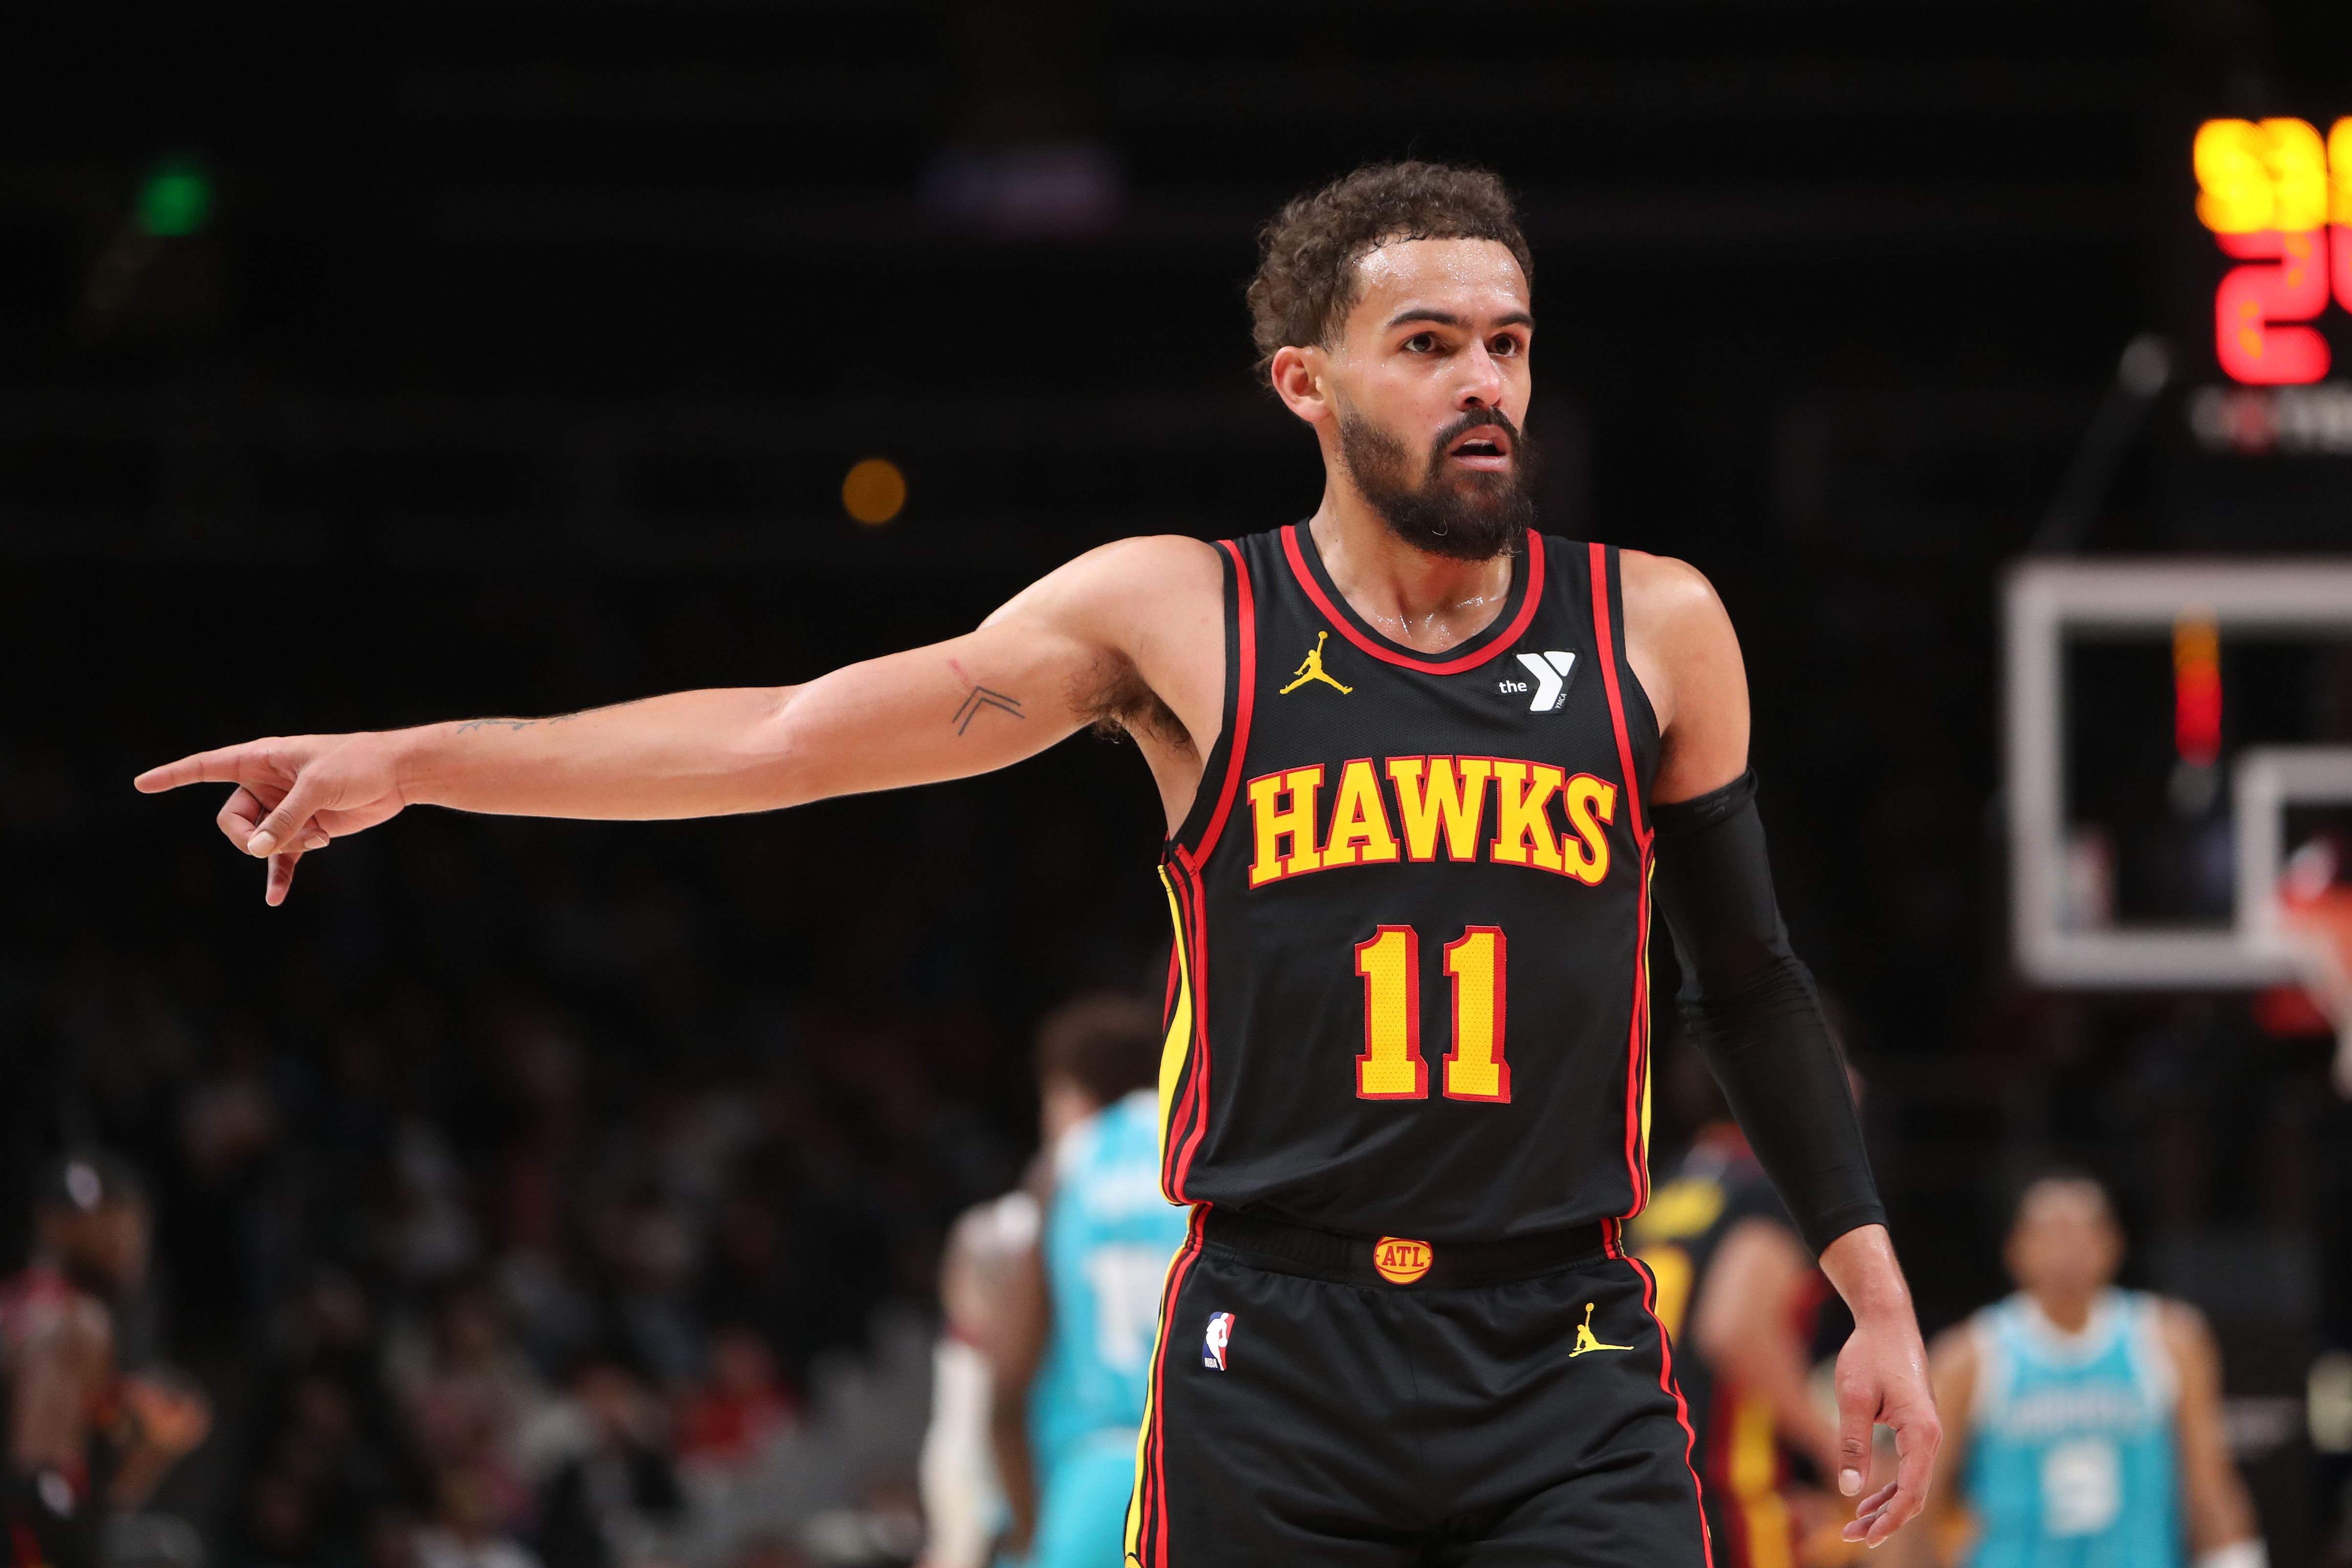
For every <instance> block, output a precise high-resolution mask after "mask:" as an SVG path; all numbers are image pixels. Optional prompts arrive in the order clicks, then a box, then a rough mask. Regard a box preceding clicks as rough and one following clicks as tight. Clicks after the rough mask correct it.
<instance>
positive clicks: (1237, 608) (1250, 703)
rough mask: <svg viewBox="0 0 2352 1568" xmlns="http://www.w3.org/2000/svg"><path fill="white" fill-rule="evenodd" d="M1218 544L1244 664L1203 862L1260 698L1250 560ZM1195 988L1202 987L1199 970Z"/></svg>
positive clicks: (1204, 835) (1227, 804) (1227, 543)
mask: <svg viewBox="0 0 2352 1568" xmlns="http://www.w3.org/2000/svg"><path fill="white" fill-rule="evenodd" d="M1217 548H1218V549H1221V550H1223V551H1224V552H1225V553H1226V554H1227V555H1229V556H1231V557H1233V560H1234V615H1235V616H1236V617H1237V618H1238V625H1239V630H1240V633H1241V635H1240V637H1239V639H1238V646H1239V654H1240V664H1241V667H1240V669H1239V670H1237V671H1236V672H1235V674H1236V676H1237V677H1238V680H1237V684H1236V685H1234V733H1233V734H1232V735H1231V736H1229V737H1226V745H1225V782H1224V785H1223V788H1222V789H1219V790H1218V792H1217V809H1216V810H1214V811H1213V812H1212V813H1210V816H1209V825H1208V826H1207V827H1206V828H1203V829H1202V831H1201V845H1200V848H1199V849H1198V850H1196V851H1194V852H1193V853H1194V856H1195V859H1196V861H1197V862H1201V863H1206V862H1207V861H1208V858H1209V852H1210V851H1212V850H1213V849H1215V848H1216V847H1217V835H1218V834H1219V833H1221V832H1223V831H1224V827H1225V815H1226V813H1227V812H1229V811H1231V810H1233V806H1234V792H1235V791H1236V790H1238V789H1240V788H1241V782H1242V763H1243V762H1244V760H1245V759H1246V758H1247V757H1248V754H1249V733H1250V715H1251V713H1252V711H1253V710H1254V709H1255V706H1256V701H1257V599H1256V596H1255V594H1253V593H1252V592H1251V591H1250V574H1249V562H1248V561H1246V560H1244V559H1242V552H1241V547H1240V546H1239V545H1236V544H1235V543H1234V541H1233V540H1231V539H1219V540H1218V541H1217ZM1192 988H1193V990H1194V991H1195V992H1197V991H1198V990H1199V989H1200V976H1199V975H1198V973H1197V972H1196V973H1195V974H1194V976H1193V982H1192Z"/></svg>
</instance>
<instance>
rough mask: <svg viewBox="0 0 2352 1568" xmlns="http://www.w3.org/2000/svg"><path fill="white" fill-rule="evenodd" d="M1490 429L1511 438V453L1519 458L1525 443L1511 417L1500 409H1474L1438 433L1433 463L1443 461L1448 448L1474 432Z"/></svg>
mask: <svg viewBox="0 0 2352 1568" xmlns="http://www.w3.org/2000/svg"><path fill="white" fill-rule="evenodd" d="M1490 429H1491V430H1499V431H1501V432H1502V433H1503V434H1505V435H1507V436H1509V437H1510V438H1511V453H1512V455H1514V456H1517V454H1518V451H1519V448H1520V446H1521V445H1522V444H1523V443H1522V438H1521V437H1520V435H1519V427H1518V426H1517V425H1516V424H1513V423H1511V416H1510V415H1509V414H1507V413H1504V412H1503V411H1502V410H1501V409H1499V408H1474V409H1472V410H1471V411H1470V412H1469V413H1465V414H1464V415H1463V416H1462V417H1461V418H1459V419H1457V420H1454V422H1453V423H1450V424H1448V425H1447V426H1446V427H1445V428H1444V429H1443V430H1441V431H1439V432H1438V433H1437V439H1436V440H1435V441H1434V442H1433V444H1431V447H1430V453H1431V457H1432V461H1433V462H1435V461H1442V460H1443V459H1444V456H1445V453H1446V450H1447V448H1449V447H1451V446H1452V445H1453V444H1454V443H1455V442H1457V441H1459V440H1461V439H1462V438H1463V437H1464V436H1465V435H1467V434H1470V433H1471V432H1472V431H1474V430H1490Z"/></svg>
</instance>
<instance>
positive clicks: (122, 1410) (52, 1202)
mask: <svg viewBox="0 0 2352 1568" xmlns="http://www.w3.org/2000/svg"><path fill="white" fill-rule="evenodd" d="M35 1232H36V1237H35V1250H34V1254H33V1259H32V1261H31V1262H30V1264H28V1265H27V1266H26V1269H25V1270H23V1271H22V1272H20V1273H18V1274H16V1275H14V1276H13V1277H11V1278H10V1279H9V1280H8V1281H6V1282H5V1284H0V1385H5V1393H6V1400H7V1409H8V1458H7V1472H6V1490H5V1494H0V1523H5V1531H6V1533H5V1537H0V1562H5V1563H8V1564H10V1568H39V1565H42V1564H47V1568H90V1565H91V1564H92V1563H95V1562H96V1560H97V1552H98V1544H99V1534H100V1526H101V1524H102V1522H103V1521H104V1519H105V1517H106V1515H107V1514H108V1513H110V1512H111V1511H118V1510H122V1509H128V1508H133V1507H136V1506H137V1505H138V1504H139V1503H140V1502H141V1501H142V1500H144V1499H145V1498H146V1497H147V1495H148V1494H149V1493H150V1492H151V1491H152V1490H154V1488H155V1486H156V1484H157V1483H158V1482H159V1481H161V1480H162V1479H163V1476H164V1474H165V1473H166V1472H167V1471H169V1470H170V1469H171V1468H172V1466H173V1464H174V1463H175V1462H177V1461H178V1460H179V1458H181V1457H182V1456H183V1455H184V1454H186V1453H187V1452H189V1450H191V1449H193V1448H195V1446H196V1445H197V1444H199V1443H201V1442H202V1441H204V1438H205V1433H206V1431H207V1430H209V1428H210V1427H211V1420H212V1417H211V1412H210V1407H209V1406H208V1405H207V1404H206V1402H205V1398H204V1396H203V1395H202V1394H200V1393H198V1392H196V1391H195V1390H194V1387H193V1386H191V1385H188V1384H187V1382H186V1381H185V1380H184V1379H182V1378H178V1377H175V1376H173V1375H168V1374H164V1373H161V1372H126V1371H125V1370H124V1369H123V1368H122V1367H121V1364H120V1361H121V1346H120V1344H119V1343H118V1338H117V1335H116V1332H115V1324H114V1315H113V1312H112V1310H111V1307H110V1303H113V1302H116V1301H120V1300H121V1298H123V1297H124V1296H126V1295H127V1294H129V1293H130V1292H131V1291H133V1290H135V1289H137V1288H138V1286H139V1284H140V1282H141V1281H142V1279H143V1278H144V1277H145V1274H146V1271H147V1249H148V1232H149V1228H148V1211H147V1201H146V1197H145V1195H144V1193H143V1192H142V1189H141V1187H140V1186H139V1183H138V1179H137V1177H136V1176H134V1175H133V1174H132V1173H131V1169H130V1167H129V1166H126V1165H124V1164H123V1163H122V1162H121V1161H120V1160H118V1159H115V1158H113V1157H112V1156H110V1155H104V1154H100V1153H95V1152H90V1153H80V1154H75V1155H68V1157H67V1158H65V1159H63V1160H61V1161H59V1162H58V1164H57V1165H56V1166H54V1167H53V1168H52V1169H51V1170H50V1171H49V1172H48V1174H47V1177H46V1179H45V1180H44V1182H43V1185H42V1187H41V1190H40V1193H39V1196H38V1197H37V1209H36V1218H35Z"/></svg>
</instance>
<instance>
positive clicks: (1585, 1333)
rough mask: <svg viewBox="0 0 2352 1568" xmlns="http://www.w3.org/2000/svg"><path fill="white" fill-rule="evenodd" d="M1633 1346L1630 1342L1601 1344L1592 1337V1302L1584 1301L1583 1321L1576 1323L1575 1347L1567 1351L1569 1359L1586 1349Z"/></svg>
mask: <svg viewBox="0 0 2352 1568" xmlns="http://www.w3.org/2000/svg"><path fill="white" fill-rule="evenodd" d="M1631 1349H1633V1346H1632V1345H1630V1344H1602V1343H1601V1342H1600V1341H1599V1340H1597V1339H1594V1338H1593V1337H1592V1303H1591V1301H1587V1302H1585V1303H1584V1321H1583V1322H1580V1323H1579V1324H1577V1325H1576V1348H1575V1349H1574V1350H1571V1351H1570V1352H1569V1353H1568V1359H1569V1360H1570V1361H1574V1360H1575V1359H1576V1358H1577V1357H1578V1356H1580V1355H1582V1354H1585V1353H1586V1352H1588V1351H1595V1350H1631Z"/></svg>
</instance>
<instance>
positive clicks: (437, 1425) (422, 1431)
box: [393, 1281, 560, 1524]
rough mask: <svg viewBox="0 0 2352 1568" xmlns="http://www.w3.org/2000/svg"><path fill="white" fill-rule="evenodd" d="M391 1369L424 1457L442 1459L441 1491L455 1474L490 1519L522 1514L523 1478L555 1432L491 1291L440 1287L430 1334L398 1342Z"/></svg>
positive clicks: (526, 1506) (550, 1411)
mask: <svg viewBox="0 0 2352 1568" xmlns="http://www.w3.org/2000/svg"><path fill="white" fill-rule="evenodd" d="M393 1376H394V1385H395V1386H396V1388H397V1389H398V1391H399V1394H400V1398H401V1402H402V1404H403V1405H404V1406H405V1408H406V1410H407V1413H408V1417H409V1420H410V1422H411V1424H412V1426H413V1427H414V1428H415V1433H416V1437H417V1441H418V1443H419V1445H420V1446H421V1447H422V1448H423V1449H424V1452H425V1457H426V1458H427V1460H428V1461H429V1462H431V1463H433V1464H434V1465H436V1466H438V1467H443V1469H442V1482H441V1485H440V1487H439V1490H441V1491H443V1492H446V1491H447V1490H448V1488H449V1486H450V1485H452V1484H454V1483H453V1482H452V1481H451V1479H450V1478H451V1477H452V1476H453V1475H460V1474H462V1477H463V1479H464V1481H465V1483H466V1484H467V1486H469V1487H477V1488H479V1489H482V1490H483V1491H484V1492H485V1494H486V1495H487V1496H488V1498H489V1500H490V1506H491V1507H492V1508H493V1510H494V1512H495V1514H496V1517H497V1518H499V1520H501V1521H507V1522H509V1523H517V1524H519V1523H521V1522H522V1521H526V1520H528V1519H529V1517H530V1511H531V1510H530V1478H531V1477H532V1475H533V1474H534V1473H535V1472H536V1471H537V1470H539V1469H541V1466H542V1464H543V1462H544V1460H545V1458H546V1452H547V1448H548V1447H549V1445H550V1444H551V1443H552V1442H555V1441H559V1440H560V1439H559V1438H557V1437H554V1436H553V1435H552V1429H553V1425H554V1419H553V1418H554V1417H555V1416H557V1412H556V1411H555V1409H554V1403H553V1397H552V1396H551V1393H550V1391H549V1389H548V1387H547V1385H546V1384H545V1383H544V1382H543V1381H541V1378H540V1375H539V1373H538V1371H537V1370H536V1369H535V1368H534V1367H533V1366H532V1365H531V1364H530V1361H529V1360H528V1359H527V1358H526V1357H525V1356H523V1355H522V1354H521V1353H520V1351H519V1350H517V1349H516V1347H515V1344H514V1342H513V1338H512V1335H511V1334H510V1333H509V1327H508V1322H507V1317H506V1312H505V1311H504V1309H503V1307H502V1305H501V1303H500V1302H499V1300H498V1298H497V1297H496V1296H495V1295H494V1294H493V1293H492V1292H491V1291H488V1289H486V1288H485V1287H483V1286H482V1285H480V1284H478V1283H476V1282H472V1281H468V1282H467V1283H465V1284H462V1285H458V1286H455V1287H453V1288H451V1289H450V1290H448V1291H446V1292H445V1293H444V1294H443V1296H442V1298H441V1302H440V1307H439V1310H438V1311H437V1312H436V1313H435V1315H434V1320H433V1329H432V1333H431V1336H430V1339H429V1341H428V1342H426V1343H417V1341H416V1340H415V1338H413V1337H410V1338H407V1339H406V1340H404V1342H403V1343H395V1345H394V1357H393ZM470 1495H471V1494H470V1493H469V1494H468V1496H470ZM445 1509H446V1500H445Z"/></svg>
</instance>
